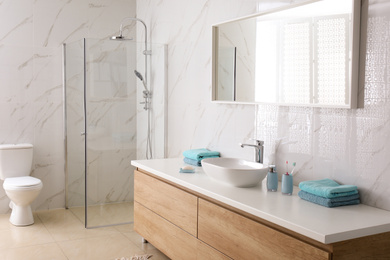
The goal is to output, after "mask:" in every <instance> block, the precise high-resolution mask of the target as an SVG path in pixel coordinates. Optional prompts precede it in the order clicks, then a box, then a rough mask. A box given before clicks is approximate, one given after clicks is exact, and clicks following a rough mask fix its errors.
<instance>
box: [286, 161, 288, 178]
mask: <svg viewBox="0 0 390 260" xmlns="http://www.w3.org/2000/svg"><path fill="white" fill-rule="evenodd" d="M286 175H288V161H286Z"/></svg>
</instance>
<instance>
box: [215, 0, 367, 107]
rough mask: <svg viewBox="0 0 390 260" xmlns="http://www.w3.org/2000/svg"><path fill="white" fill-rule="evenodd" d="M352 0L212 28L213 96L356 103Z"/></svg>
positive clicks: (355, 7) (356, 9) (356, 12)
mask: <svg viewBox="0 0 390 260" xmlns="http://www.w3.org/2000/svg"><path fill="white" fill-rule="evenodd" d="M358 18H360V1H359V0H322V1H314V2H310V3H309V4H304V5H302V4H300V5H294V6H290V7H289V8H282V9H278V10H277V11H271V12H268V13H262V14H258V15H255V16H250V17H246V18H241V19H238V20H235V21H231V22H226V23H223V24H219V25H216V26H214V27H213V33H214V35H213V59H214V60H213V66H214V68H213V99H214V100H216V101H236V102H250V103H255V102H260V103H276V104H282V105H305V106H306V105H307V106H324V107H327V106H330V107H345V108H351V107H354V106H356V96H357V93H356V92H357V84H358V80H357V79H358V46H359V23H360V20H359V19H358Z"/></svg>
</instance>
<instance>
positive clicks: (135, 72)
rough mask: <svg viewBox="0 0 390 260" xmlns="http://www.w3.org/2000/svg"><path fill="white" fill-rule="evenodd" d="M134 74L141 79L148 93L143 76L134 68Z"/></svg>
mask: <svg viewBox="0 0 390 260" xmlns="http://www.w3.org/2000/svg"><path fill="white" fill-rule="evenodd" d="M134 74H135V76H137V78H139V79H140V80H141V82H142V84H143V85H144V88H145V91H146V92H148V93H149V90H148V88H147V87H146V83H145V80H144V77H143V76H142V74H141V73H139V72H138V71H137V70H134Z"/></svg>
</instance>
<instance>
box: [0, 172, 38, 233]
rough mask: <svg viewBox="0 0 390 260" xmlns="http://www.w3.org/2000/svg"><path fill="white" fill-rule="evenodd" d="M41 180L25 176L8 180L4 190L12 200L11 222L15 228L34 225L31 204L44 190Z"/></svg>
mask: <svg viewBox="0 0 390 260" xmlns="http://www.w3.org/2000/svg"><path fill="white" fill-rule="evenodd" d="M42 186H43V185H42V182H41V180H40V179H37V178H34V177H31V176H24V177H13V178H7V179H5V181H4V184H3V188H4V190H5V193H6V194H7V196H8V198H9V199H10V200H11V203H10V205H11V206H12V213H11V217H10V219H9V221H10V222H11V223H12V224H13V225H15V226H27V225H32V224H34V217H33V215H32V211H31V206H30V204H31V203H32V202H33V201H34V200H35V199H36V198H37V197H38V195H39V193H40V192H41V189H42Z"/></svg>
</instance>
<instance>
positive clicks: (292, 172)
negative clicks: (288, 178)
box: [291, 162, 297, 175]
mask: <svg viewBox="0 0 390 260" xmlns="http://www.w3.org/2000/svg"><path fill="white" fill-rule="evenodd" d="M292 165H293V169H292V171H291V175H294V170H295V166H296V165H297V164H296V163H295V162H293V164H292Z"/></svg>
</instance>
